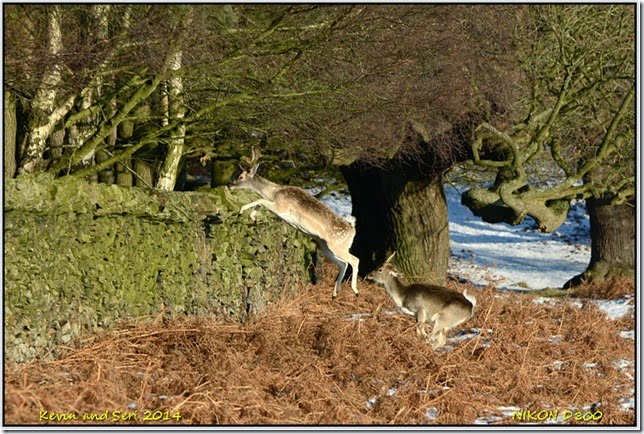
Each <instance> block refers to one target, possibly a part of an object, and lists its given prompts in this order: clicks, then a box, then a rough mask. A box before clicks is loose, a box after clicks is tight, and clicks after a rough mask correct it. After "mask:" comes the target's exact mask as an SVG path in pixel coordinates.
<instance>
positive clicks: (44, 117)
mask: <svg viewBox="0 0 644 434" xmlns="http://www.w3.org/2000/svg"><path fill="white" fill-rule="evenodd" d="M47 36H48V39H49V42H48V45H49V47H48V49H49V54H50V55H52V57H54V56H55V55H56V54H58V53H60V51H61V50H62V48H63V37H62V31H61V16H60V9H59V7H58V6H51V8H50V9H49V15H48V35H47ZM60 81H61V67H60V65H59V64H58V63H57V61H56V62H54V63H53V65H52V66H51V68H50V69H49V71H47V72H46V73H45V75H44V76H43V78H42V83H41V86H40V87H39V88H38V90H37V91H36V95H35V96H34V99H33V101H32V103H31V113H30V116H29V131H28V137H29V139H28V141H27V145H26V147H25V149H24V150H23V152H22V155H21V162H20V166H19V168H18V173H19V174H22V173H34V172H37V171H38V170H41V169H42V168H43V166H44V162H43V154H44V152H45V148H46V146H47V138H48V137H49V135H50V134H51V132H52V130H53V128H54V126H55V125H56V123H58V121H60V120H61V119H62V118H63V117H64V116H65V115H66V114H67V113H68V112H69V110H70V109H71V108H72V105H73V103H74V97H73V96H70V97H68V98H67V99H66V100H65V101H64V102H63V103H62V104H60V105H59V106H56V95H57V89H56V88H57V86H58V85H59V84H60Z"/></svg>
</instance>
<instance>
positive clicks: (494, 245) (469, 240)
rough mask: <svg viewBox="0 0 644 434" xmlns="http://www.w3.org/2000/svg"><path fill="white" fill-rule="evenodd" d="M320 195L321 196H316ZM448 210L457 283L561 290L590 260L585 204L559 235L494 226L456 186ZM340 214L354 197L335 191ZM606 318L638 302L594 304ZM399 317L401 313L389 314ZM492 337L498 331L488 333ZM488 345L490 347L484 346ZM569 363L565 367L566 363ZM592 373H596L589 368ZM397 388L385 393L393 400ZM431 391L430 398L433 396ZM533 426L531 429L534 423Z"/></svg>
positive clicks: (503, 414)
mask: <svg viewBox="0 0 644 434" xmlns="http://www.w3.org/2000/svg"><path fill="white" fill-rule="evenodd" d="M313 193H315V191H314V192H313ZM445 194H446V198H447V207H448V213H449V230H450V247H451V256H450V261H449V274H450V275H451V276H453V277H455V278H457V279H462V280H466V281H470V282H473V283H476V284H480V285H488V284H493V285H495V286H496V287H497V288H499V289H507V290H523V291H525V290H539V289H544V288H561V287H562V286H563V284H564V283H565V282H567V281H568V279H570V278H572V277H574V276H576V275H577V274H579V273H581V272H583V271H584V270H585V269H586V266H587V265H588V263H589V261H590V226H589V220H588V216H587V215H586V214H585V208H584V206H583V203H579V202H577V203H573V204H572V206H571V210H570V212H569V214H568V218H567V219H566V221H565V222H564V224H563V225H562V226H561V227H560V228H558V229H557V230H556V231H555V232H553V233H550V234H542V233H539V231H538V230H537V229H535V224H534V222H533V221H532V220H531V219H530V218H526V219H525V221H524V222H523V223H522V224H520V225H517V226H510V225H507V224H502V223H501V224H490V223H485V222H483V221H482V220H481V219H480V218H478V217H476V216H474V215H473V214H472V212H471V211H470V210H469V209H468V208H467V207H465V206H463V205H461V201H460V199H461V198H460V192H459V191H458V190H457V188H455V187H452V186H447V185H446V186H445ZM322 200H323V201H324V202H326V203H327V204H328V205H329V206H330V207H331V208H332V209H333V210H334V211H335V212H336V213H338V214H339V215H341V216H343V217H347V216H350V215H351V198H350V197H349V196H347V195H345V194H342V193H339V192H333V193H331V194H329V195H326V196H324V197H323V198H322ZM534 302H535V303H562V302H564V301H562V300H560V299H553V298H546V297H539V298H537V299H535V300H534ZM565 302H566V303H570V304H573V305H575V306H577V307H581V306H582V302H581V301H579V300H574V299H572V300H566V301H565ZM593 302H594V303H597V304H598V306H599V308H600V309H601V310H602V311H604V312H605V313H606V318H607V319H609V320H611V319H616V318H620V317H622V316H624V315H633V305H634V300H633V297H632V296H626V297H623V298H621V299H619V300H593ZM387 313H390V314H392V315H393V314H397V313H398V312H397V311H395V312H394V311H387ZM364 315H369V314H354V315H352V316H351V318H350V319H351V320H354V321H360V320H361V317H362V316H364ZM481 331H482V330H479V329H464V330H460V331H457V332H456V333H454V334H453V336H452V337H451V338H449V339H448V344H447V345H445V347H443V348H441V349H440V350H441V351H449V350H450V349H451V348H452V345H454V344H458V343H459V341H463V340H469V339H473V338H476V337H478V336H479V335H480V334H481ZM485 332H486V336H488V337H489V336H490V334H491V333H492V332H493V331H492V330H485ZM619 337H620V338H622V339H634V331H633V330H625V331H622V332H620V333H619ZM561 339H562V337H561V336H551V337H550V338H548V340H549V341H550V342H551V343H552V344H553V345H558V344H559V343H561ZM483 345H485V342H483ZM560 363H563V362H560ZM633 363H634V361H632V360H625V359H620V360H615V361H614V364H615V366H616V367H618V368H619V369H623V370H624V371H625V375H626V376H627V377H631V376H630V374H628V372H626V369H628V368H629V367H631V366H633ZM585 368H586V369H593V368H594V366H592V365H591V364H588V366H585ZM395 392H396V389H395V388H394V389H389V390H387V391H384V390H383V394H384V393H386V394H387V395H389V396H392V395H394V394H395ZM431 392H432V391H429V392H427V393H431ZM633 396H634V391H633V393H631V396H627V397H625V398H623V399H622V401H621V402H620V405H621V409H622V410H623V411H633V410H634V397H633ZM378 398H379V397H378V396H374V397H371V398H370V399H369V400H368V401H367V402H366V403H365V405H366V406H367V407H368V408H371V407H373V405H375V403H376V402H377V401H378ZM597 405H601V403H595V404H592V405H590V406H586V407H584V408H582V409H581V410H582V411H583V412H589V411H592V410H593V408H594V406H597ZM521 410H522V409H519V408H517V407H510V406H508V407H498V408H497V409H496V410H490V411H488V413H489V414H488V415H487V416H483V417H480V418H478V419H477V420H476V421H474V424H475V425H489V424H491V423H494V422H499V421H503V420H507V419H510V418H512V417H513V415H515V414H520V412H521ZM437 416H438V410H437V409H436V407H429V408H427V410H426V420H427V421H428V422H430V423H431V422H432V421H434V420H435V419H436V418H437ZM564 422H565V421H564V417H563V416H562V414H559V415H557V416H556V418H548V419H546V420H544V421H541V422H540V423H545V424H561V423H564ZM528 424H530V423H529V422H528Z"/></svg>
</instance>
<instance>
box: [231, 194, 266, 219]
mask: <svg viewBox="0 0 644 434" xmlns="http://www.w3.org/2000/svg"><path fill="white" fill-rule="evenodd" d="M272 204H273V202H271V201H268V200H266V199H259V200H256V201H254V202H251V203H247V204H246V205H244V206H242V207H241V209H240V210H239V213H238V214H243V212H244V211H246V210H247V209H250V208H254V207H257V206H260V205H263V206H264V207H266V208H268V209H271V205H272ZM256 213H257V210H253V211H252V212H251V213H250V219H251V220H252V221H255V214H256Z"/></svg>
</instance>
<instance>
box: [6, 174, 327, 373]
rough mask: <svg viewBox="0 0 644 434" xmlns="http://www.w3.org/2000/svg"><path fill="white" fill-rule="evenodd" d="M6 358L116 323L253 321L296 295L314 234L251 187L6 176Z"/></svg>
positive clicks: (24, 356) (36, 352) (25, 356)
mask: <svg viewBox="0 0 644 434" xmlns="http://www.w3.org/2000/svg"><path fill="white" fill-rule="evenodd" d="M4 188H5V190H4V193H5V197H4V229H5V232H4V257H5V265H4V267H5V268H4V310H5V311H4V314H5V315H4V321H5V323H4V325H5V336H4V337H5V348H4V350H5V357H6V358H7V359H9V360H12V361H16V362H25V361H27V360H29V359H31V358H33V357H36V356H42V355H44V354H45V353H47V351H48V350H49V349H51V348H52V347H53V346H54V345H56V344H58V343H67V342H69V341H70V340H71V339H72V338H73V337H75V336H78V335H79V334H81V333H84V332H88V331H100V330H103V329H106V328H109V327H111V326H113V325H114V324H115V323H116V322H118V321H122V320H126V319H132V318H137V317H141V316H146V315H151V316H153V317H154V316H157V315H159V314H160V313H165V314H166V315H169V316H177V315H185V314H192V315H203V316H220V315H224V316H225V317H227V318H230V319H233V320H238V321H241V320H244V319H245V318H246V317H247V316H248V315H249V314H254V313H256V312H258V311H260V310H261V309H262V308H263V307H264V306H266V304H267V303H269V302H272V301H275V300H278V299H281V298H283V297H287V298H288V297H292V296H293V295H295V291H296V288H297V285H296V284H297V283H298V282H302V281H307V280H308V279H309V275H310V273H309V271H310V264H311V257H312V253H313V251H314V244H313V243H312V242H311V241H310V240H309V239H308V238H306V237H305V236H304V235H302V234H300V233H299V232H297V231H295V230H294V229H292V228H291V227H289V226H288V225H286V224H284V223H282V222H280V221H279V220H278V219H277V218H276V217H274V216H273V215H272V214H271V213H270V212H268V211H262V212H260V213H258V214H257V222H256V223H253V222H251V221H250V219H249V217H248V215H247V214H245V215H243V216H238V215H237V213H238V211H239V208H240V207H241V206H242V205H243V204H245V203H248V202H250V201H251V200H253V199H254V198H255V197H254V195H253V194H252V193H250V192H237V191H236V192H235V193H234V195H233V194H231V193H230V191H228V190H227V189H226V188H224V187H221V188H216V189H213V190H211V191H210V192H205V193H204V192H201V193H179V192H158V191H144V190H141V189H137V188H123V187H119V186H116V185H105V184H91V183H87V182H84V181H81V180H69V179H65V180H52V179H50V178H48V177H46V176H36V177H26V178H18V179H7V180H5V185H4Z"/></svg>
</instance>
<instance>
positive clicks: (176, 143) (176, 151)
mask: <svg viewBox="0 0 644 434" xmlns="http://www.w3.org/2000/svg"><path fill="white" fill-rule="evenodd" d="M191 21H192V8H190V9H189V10H188V12H187V13H186V16H185V17H184V18H183V20H182V28H183V29H184V31H187V29H188V28H189V26H190V22H191ZM182 39H183V38H182V37H179V38H178V44H177V46H176V47H174V52H173V53H172V57H171V59H170V70H171V71H178V70H180V69H181V66H182V63H181V61H182V57H183V50H182V48H181V41H182ZM166 98H167V100H166ZM163 100H164V101H165V102H164V105H166V106H167V116H166V120H165V122H167V123H169V119H170V118H172V119H173V120H177V119H183V118H184V117H185V114H186V110H185V105H184V101H183V79H182V78H181V77H172V78H170V79H169V80H168V81H167V92H166V95H165V97H164V99H163ZM166 125H167V124H166ZM171 136H172V137H171V138H170V140H168V152H167V154H166V157H165V161H164V163H163V167H162V169H161V172H160V173H159V180H158V181H157V188H158V189H160V190H166V191H172V190H174V185H175V184H176V183H177V177H178V176H179V163H180V162H181V157H182V156H183V150H184V147H185V136H186V127H185V125H183V124H180V125H179V126H178V127H177V129H176V130H175V131H173V132H172V133H171Z"/></svg>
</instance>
